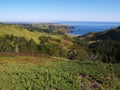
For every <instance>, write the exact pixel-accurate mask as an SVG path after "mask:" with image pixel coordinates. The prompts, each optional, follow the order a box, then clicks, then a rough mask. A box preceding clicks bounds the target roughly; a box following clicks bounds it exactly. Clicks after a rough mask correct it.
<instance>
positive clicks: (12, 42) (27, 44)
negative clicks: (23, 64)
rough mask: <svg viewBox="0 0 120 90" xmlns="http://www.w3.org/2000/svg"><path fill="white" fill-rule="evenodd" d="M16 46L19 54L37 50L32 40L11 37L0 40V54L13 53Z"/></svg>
mask: <svg viewBox="0 0 120 90" xmlns="http://www.w3.org/2000/svg"><path fill="white" fill-rule="evenodd" d="M16 45H17V46H18V50H19V51H20V52H35V51H36V50H37V44H36V43H35V42H34V41H33V40H32V39H31V40H29V41H28V40H26V39H25V38H24V37H16V36H13V35H6V36H5V37H1V38H0V52H15V50H16Z"/></svg>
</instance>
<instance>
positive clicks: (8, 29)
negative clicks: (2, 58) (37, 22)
mask: <svg viewBox="0 0 120 90" xmlns="http://www.w3.org/2000/svg"><path fill="white" fill-rule="evenodd" d="M6 34H8V35H11V34H12V35H15V36H18V37H25V38H26V39H28V40H30V39H31V38H32V39H33V40H34V41H35V42H37V43H38V42H39V40H38V38H39V36H41V35H44V33H40V32H39V33H38V32H37V31H36V32H30V31H28V30H27V29H23V28H21V27H19V26H18V25H3V24H1V25H0V36H4V35H6Z"/></svg>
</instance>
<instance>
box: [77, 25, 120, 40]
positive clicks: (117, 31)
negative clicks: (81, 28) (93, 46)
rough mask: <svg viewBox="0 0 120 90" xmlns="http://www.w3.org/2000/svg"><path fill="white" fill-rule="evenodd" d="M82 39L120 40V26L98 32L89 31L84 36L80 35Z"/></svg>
mask: <svg viewBox="0 0 120 90" xmlns="http://www.w3.org/2000/svg"><path fill="white" fill-rule="evenodd" d="M78 37H79V38H80V39H81V40H87V41H99V40H115V41H120V27H118V28H114V29H110V30H106V31H103V32H98V33H92V32H91V33H87V34H85V35H83V36H78Z"/></svg>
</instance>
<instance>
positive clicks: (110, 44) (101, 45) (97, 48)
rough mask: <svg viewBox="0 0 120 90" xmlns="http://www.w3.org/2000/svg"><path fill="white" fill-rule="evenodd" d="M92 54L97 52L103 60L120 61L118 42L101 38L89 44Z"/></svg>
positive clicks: (119, 45)
mask: <svg viewBox="0 0 120 90" xmlns="http://www.w3.org/2000/svg"><path fill="white" fill-rule="evenodd" d="M89 48H90V50H91V51H92V52H93V53H94V54H99V56H100V57H101V60H102V61H103V62H113V63H115V62H120V43H119V42H116V41H113V40H107V41H106V40H103V41H99V42H96V43H93V44H91V45H90V46H89Z"/></svg>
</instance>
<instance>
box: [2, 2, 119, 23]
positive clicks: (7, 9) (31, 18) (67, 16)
mask: <svg viewBox="0 0 120 90" xmlns="http://www.w3.org/2000/svg"><path fill="white" fill-rule="evenodd" d="M52 21H105V22H120V0H0V22H52Z"/></svg>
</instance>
